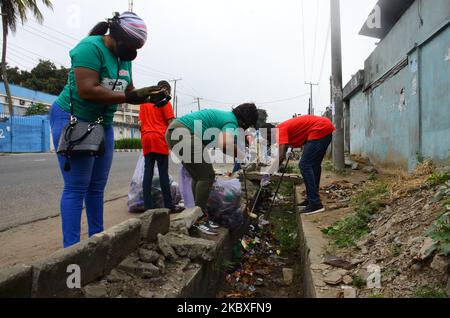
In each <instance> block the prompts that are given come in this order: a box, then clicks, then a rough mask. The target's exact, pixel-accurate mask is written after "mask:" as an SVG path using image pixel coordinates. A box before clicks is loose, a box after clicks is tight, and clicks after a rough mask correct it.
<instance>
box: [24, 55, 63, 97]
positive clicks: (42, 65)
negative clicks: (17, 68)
mask: <svg viewBox="0 0 450 318" xmlns="http://www.w3.org/2000/svg"><path fill="white" fill-rule="evenodd" d="M68 74H69V69H66V68H63V67H60V68H59V69H58V68H57V67H56V66H55V64H53V62H51V61H46V60H39V64H38V65H36V66H35V67H34V68H33V69H32V70H31V72H30V73H29V76H28V78H27V79H26V80H25V81H24V82H23V86H25V87H27V88H30V89H34V90H37V91H41V92H44V93H49V94H52V95H58V94H59V93H60V92H61V91H62V89H63V88H64V85H66V82H67V75H68Z"/></svg>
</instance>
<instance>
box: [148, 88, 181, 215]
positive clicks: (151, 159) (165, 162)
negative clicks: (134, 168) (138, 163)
mask: <svg viewBox="0 0 450 318" xmlns="http://www.w3.org/2000/svg"><path fill="white" fill-rule="evenodd" d="M158 86H160V87H163V88H165V89H166V90H167V92H168V93H169V94H170V92H171V87H170V84H169V83H168V82H167V81H160V82H159V83H158ZM174 118H175V116H174V113H173V109H172V104H171V103H170V102H169V103H167V104H165V105H164V106H162V107H158V106H157V105H155V104H152V103H145V104H142V105H141V106H140V110H139V120H140V122H141V141H142V150H143V152H144V156H145V170H144V181H143V191H144V207H145V209H146V210H150V209H154V208H155V207H154V204H153V200H152V195H151V192H152V191H151V190H152V182H153V171H154V168H155V163H157V164H158V172H159V182H160V185H161V191H162V194H163V199H164V206H165V208H166V209H169V210H171V212H176V211H175V206H174V204H173V201H172V195H171V192H170V181H169V147H168V145H167V142H166V138H165V135H166V130H167V127H168V126H169V124H170V123H171V122H172V120H173V119H174Z"/></svg>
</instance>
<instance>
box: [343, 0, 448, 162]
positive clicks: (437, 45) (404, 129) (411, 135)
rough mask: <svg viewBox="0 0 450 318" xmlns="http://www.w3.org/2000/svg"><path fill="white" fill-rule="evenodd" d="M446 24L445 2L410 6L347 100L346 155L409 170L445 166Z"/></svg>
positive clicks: (373, 56) (373, 54)
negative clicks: (423, 161)
mask: <svg viewBox="0 0 450 318" xmlns="http://www.w3.org/2000/svg"><path fill="white" fill-rule="evenodd" d="M419 2H420V3H421V9H420V15H421V17H422V19H423V25H421V23H420V19H419ZM449 21H450V5H449V2H448V0H436V1H416V2H415V3H414V4H413V5H412V6H411V7H410V8H409V9H408V10H407V11H406V13H405V14H404V15H403V16H402V17H401V19H400V20H399V21H398V23H397V24H396V25H395V26H394V27H393V29H392V30H391V31H390V33H389V34H388V35H387V36H386V37H385V38H384V39H383V40H382V41H381V43H380V44H379V45H378V47H377V49H376V50H375V51H374V52H373V53H372V54H371V56H370V57H369V58H368V59H367V60H366V63H365V70H364V85H363V88H362V89H361V90H359V91H357V92H356V93H354V94H353V95H352V96H348V97H347V98H348V103H349V104H350V150H351V153H353V154H359V155H362V156H365V157H369V158H370V159H371V160H372V161H373V162H374V163H376V164H379V165H384V166H392V167H400V168H404V169H409V170H411V169H413V168H414V167H415V166H416V165H417V162H418V159H419V158H421V157H425V158H432V159H433V160H434V161H436V162H437V163H440V162H445V161H446V160H448V158H449V157H450V138H449V137H448V136H450V112H449V108H450V23H449ZM394 66H396V67H394Z"/></svg>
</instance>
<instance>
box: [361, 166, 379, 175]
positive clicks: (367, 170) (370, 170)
mask: <svg viewBox="0 0 450 318" xmlns="http://www.w3.org/2000/svg"><path fill="white" fill-rule="evenodd" d="M362 172H364V173H367V174H370V173H378V171H377V169H376V168H375V167H373V166H366V167H364V168H362Z"/></svg>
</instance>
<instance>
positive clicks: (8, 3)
mask: <svg viewBox="0 0 450 318" xmlns="http://www.w3.org/2000/svg"><path fill="white" fill-rule="evenodd" d="M41 1H42V3H43V4H44V5H45V6H46V7H47V8H50V9H53V6H52V3H51V2H50V0H41ZM36 2H37V1H36V0H0V5H1V14H2V28H3V48H2V77H3V82H4V83H5V91H6V96H7V98H8V110H9V114H10V116H11V115H13V105H12V99H11V91H10V89H9V83H8V75H7V73H6V47H7V39H8V30H9V29H10V30H11V31H12V32H13V33H15V32H16V27H17V22H18V20H19V19H20V22H21V23H22V24H24V23H25V22H27V20H28V17H27V11H28V10H29V11H31V12H32V14H33V16H34V17H35V18H36V20H37V21H38V22H39V23H42V22H43V21H44V17H43V16H42V13H41V11H40V10H39V7H38V5H37V3H36Z"/></svg>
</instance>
